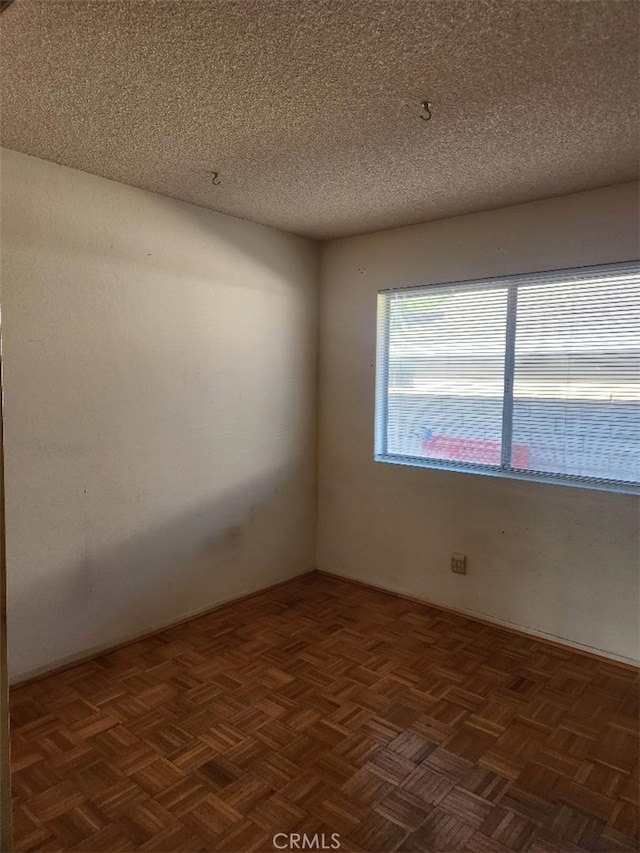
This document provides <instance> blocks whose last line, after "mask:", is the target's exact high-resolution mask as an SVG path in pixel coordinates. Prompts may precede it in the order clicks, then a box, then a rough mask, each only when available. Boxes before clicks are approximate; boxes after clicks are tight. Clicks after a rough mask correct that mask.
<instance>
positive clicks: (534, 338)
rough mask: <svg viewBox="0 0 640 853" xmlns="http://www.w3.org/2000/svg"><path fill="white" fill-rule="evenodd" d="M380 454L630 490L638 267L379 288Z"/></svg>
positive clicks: (636, 447)
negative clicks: (389, 288)
mask: <svg viewBox="0 0 640 853" xmlns="http://www.w3.org/2000/svg"><path fill="white" fill-rule="evenodd" d="M376 459H377V460H378V461H385V462H397V463H401V464H407V465H420V466H423V467H428V468H445V469H451V470H455V471H469V472H474V471H475V472H477V473H484V474H494V475H499V476H507V477H517V478H525V479H537V480H543V481H547V482H548V481H553V482H564V483H568V484H571V483H573V484H575V485H588V486H591V487H599V488H605V489H612V490H619V491H633V492H635V491H637V490H638V486H639V483H640V266H639V265H638V263H625V264H613V265H608V266H600V267H585V268H582V269H572V270H561V271H559V272H551V273H535V274H531V275H519V276H514V277H509V278H499V279H488V280H485V281H471V282H461V283H456V284H446V285H434V286H429V287H412V288H406V289H401V290H387V291H382V292H381V293H380V294H379V297H378V363H377V383H376Z"/></svg>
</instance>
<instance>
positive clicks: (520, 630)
mask: <svg viewBox="0 0 640 853" xmlns="http://www.w3.org/2000/svg"><path fill="white" fill-rule="evenodd" d="M317 573H318V574H319V575H326V576H327V577H330V578H335V579H336V580H341V581H345V582H346V583H351V584H355V585H356V586H363V587H365V588H367V589H376V590H379V591H380V592H388V593H389V594H390V595H395V596H396V598H404V599H406V600H407V601H413V602H414V603H416V604H426V605H428V606H429V607H433V608H435V609H436V610H442V611H443V612H445V613H453V614H454V615H456V616H461V617H462V618H464V619H473V621H474V622H479V623H481V624H482V625H491V626H492V627H494V628H501V629H502V630H503V631H508V632H509V633H510V634H516V635H518V636H520V637H529V638H531V639H535V640H537V641H538V642H540V643H545V644H546V645H548V646H555V647H556V648H558V649H563V650H565V651H571V652H576V653H577V654H580V655H585V656H586V657H590V658H593V659H595V660H599V661H602V662H603V663H608V664H615V665H616V666H619V667H621V668H622V669H625V670H632V671H633V672H637V670H638V667H639V666H640V662H639V661H636V660H634V659H633V658H628V657H625V656H624V655H618V654H616V653H615V652H609V651H607V650H604V649H598V648H595V647H593V646H588V645H585V644H584V643H577V642H576V641H574V640H569V639H567V638H566V637H557V636H556V635H555V634H546V633H545V632H544V631H538V630H536V629H535V628H528V627H524V626H522V625H518V624H516V623H514V622H508V621H506V620H504V619H498V618H496V617H495V616H490V615H488V614H485V613H476V612H475V611H473V610H458V609H456V608H453V607H448V606H446V605H444V604H438V602H436V601H432V600H430V599H428V598H423V597H422V596H417V595H409V594H407V593H406V592H404V591H403V590H400V589H397V588H395V587H392V586H386V585H385V586H383V585H381V584H373V583H370V582H369V581H362V580H357V579H356V578H351V577H347V576H346V575H338V574H336V573H335V572H327V571H325V570H324V569H317Z"/></svg>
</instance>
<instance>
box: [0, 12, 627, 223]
mask: <svg viewBox="0 0 640 853" xmlns="http://www.w3.org/2000/svg"><path fill="white" fill-rule="evenodd" d="M638 12H639V6H638V4H637V2H635V0H602V2H601V0H587V2H579V0H522V2H520V0H487V2H484V0H437V2H430V1H429V0H309V2H306V0H15V2H14V3H12V4H11V5H10V6H9V7H8V8H7V9H6V10H5V11H4V13H3V15H2V17H1V18H0V33H1V47H2V59H1V64H0V73H1V80H2V84H1V95H2V113H1V119H2V120H1V130H2V142H3V144H4V145H5V146H7V147H9V148H15V149H17V150H19V151H23V152H26V153H27V154H33V155H35V156H37V157H42V158H44V159H47V160H53V161H55V162H56V163H62V164H64V165H67V166H72V167H74V168H76V169H82V170H84V171H86V172H92V173H94V174H96V175H103V176H105V177H107V178H112V179H113V180H116V181H121V182H123V183H127V184H133V185H135V186H138V187H144V188H146V189H149V190H154V191H155V192H159V193H163V194H166V195H169V196H173V197H175V198H179V199H184V200H186V201H191V202H195V203H196V204H199V205H203V206H204V207H209V208H212V209H214V210H219V211H222V212H224V213H229V214H233V215H235V216H240V217H244V218H247V219H252V220H255V221H258V222H263V223H267V224H270V225H275V226H278V227H280V228H285V229H287V230H289V231H293V232H296V233H299V234H305V235H309V236H312V237H316V238H321V239H323V238H328V237H334V236H340V235H345V234H355V233H359V232H363V231H372V230H376V229H380V228H387V227H392V226H397V225H406V224H409V223H412V222H418V221H423V220H428V219H436V218H442V217H446V216H452V215H455V214H458V213H464V212H469V211H476V210H482V209H486V208H491V207H498V206H502V205H507V204H512V203H517V202H521V201H528V200H530V199H535V198H543V197H547V196H552V195H560V194H562V193H567V192H573V191H576V190H581V189H587V188H591V187H596V186H603V185H606V184H612V183H618V182H622V181H627V180H631V179H633V178H635V177H636V176H637V171H638V169H637V165H638V132H639V129H638V115H637V108H638ZM425 99H428V100H429V101H430V102H431V103H432V107H431V112H432V118H431V120H430V121H423V120H422V119H421V118H420V114H421V106H420V104H421V101H423V100H425ZM208 171H215V172H218V173H219V177H218V179H217V180H218V181H219V185H217V186H213V184H212V176H211V175H210V174H207V172H208Z"/></svg>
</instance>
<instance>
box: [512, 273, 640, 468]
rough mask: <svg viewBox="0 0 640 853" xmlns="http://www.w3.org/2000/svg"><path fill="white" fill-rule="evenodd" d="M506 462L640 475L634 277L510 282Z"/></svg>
mask: <svg viewBox="0 0 640 853" xmlns="http://www.w3.org/2000/svg"><path fill="white" fill-rule="evenodd" d="M513 398H514V399H513V441H514V443H518V444H520V445H522V446H523V447H526V448H527V454H526V457H527V458H526V459H522V460H521V461H520V465H515V466H514V467H517V468H522V469H523V470H530V471H536V472H542V473H552V474H559V475H565V476H566V475H569V476H577V477H584V478H595V479H608V480H617V481H621V482H627V481H628V482H638V481H640V276H638V274H637V272H632V273H630V274H618V275H609V276H606V275H605V276H603V275H601V274H599V273H594V274H592V275H591V276H585V275H583V276H581V277H580V278H579V279H577V280H576V279H574V280H569V281H558V280H553V279H552V280H546V281H541V282H532V283H530V284H522V285H520V286H519V288H518V312H517V324H516V343H515V368H514V382H513Z"/></svg>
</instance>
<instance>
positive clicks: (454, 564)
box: [451, 554, 467, 575]
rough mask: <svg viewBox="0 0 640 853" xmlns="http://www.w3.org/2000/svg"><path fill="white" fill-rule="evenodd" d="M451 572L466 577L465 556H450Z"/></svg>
mask: <svg viewBox="0 0 640 853" xmlns="http://www.w3.org/2000/svg"><path fill="white" fill-rule="evenodd" d="M451 571H452V572H455V573H456V574H457V575H466V573H467V556H466V554H452V555H451Z"/></svg>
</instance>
